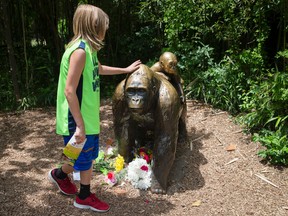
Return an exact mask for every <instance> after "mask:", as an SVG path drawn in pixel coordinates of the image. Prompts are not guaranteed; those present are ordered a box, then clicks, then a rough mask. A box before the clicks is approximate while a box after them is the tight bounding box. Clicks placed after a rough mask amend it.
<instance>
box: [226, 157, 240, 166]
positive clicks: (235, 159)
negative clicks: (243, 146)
mask: <svg viewBox="0 0 288 216" xmlns="http://www.w3.org/2000/svg"><path fill="white" fill-rule="evenodd" d="M237 160H239V158H234V159H233V160H231V161H229V162H228V163H226V164H225V165H228V164H231V163H234V162H235V161H237Z"/></svg>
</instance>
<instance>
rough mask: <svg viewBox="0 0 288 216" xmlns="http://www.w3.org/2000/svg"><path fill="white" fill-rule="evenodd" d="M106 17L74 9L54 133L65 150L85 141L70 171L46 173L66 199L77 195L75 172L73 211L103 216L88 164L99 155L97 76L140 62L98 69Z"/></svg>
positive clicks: (106, 207)
mask: <svg viewBox="0 0 288 216" xmlns="http://www.w3.org/2000/svg"><path fill="white" fill-rule="evenodd" d="M108 25H109V18H108V16H107V14H106V13H105V12H103V11H102V10H101V9H100V8H98V7H95V6H92V5H87V4H82V5H79V6H78V8H77V9H76V11H75V14H74V17H73V31H74V37H73V38H72V40H71V42H70V43H69V44H68V46H67V49H66V51H65V53H64V55H63V57H62V61H61V66H60V76H59V83H58V92H57V112H56V132H57V134H60V135H63V137H64V143H65V145H66V144H67V142H68V141H69V139H70V138H71V136H72V135H73V134H75V137H76V142H77V143H81V142H83V141H84V140H85V138H87V141H86V143H85V145H84V147H83V150H82V152H81V153H80V155H79V157H78V159H77V160H76V162H75V164H74V167H73V166H71V165H69V164H64V165H63V166H62V167H61V168H59V169H53V170H50V172H49V174H48V177H49V179H50V180H51V181H52V182H53V183H55V185H56V186H57V187H58V188H59V189H60V191H61V192H62V193H64V194H66V195H74V194H76V193H77V188H76V185H75V184H74V183H73V182H72V181H71V180H70V178H69V177H68V174H69V173H72V172H73V170H74V169H75V170H79V171H80V192H79V194H78V195H77V196H76V200H75V201H74V206H75V207H77V208H82V209H91V210H93V211H97V212H106V211H108V210H109V208H110V207H109V205H108V204H107V203H105V202H103V201H101V200H99V199H98V198H97V197H96V196H95V194H92V193H91V192H90V182H91V177H92V176H91V175H92V162H93V161H94V159H95V158H96V157H97V156H98V148H99V146H98V139H99V138H98V134H99V132H100V119H99V114H100V112H99V109H100V89H99V87H100V86H99V74H101V75H113V74H122V73H132V72H134V71H135V70H137V69H138V68H139V65H140V64H141V62H140V60H138V61H135V62H134V63H132V64H131V65H130V66H129V67H127V68H116V67H108V66H104V65H101V64H100V62H99V61H98V59H97V51H99V50H100V49H101V48H102V46H103V40H104V37H105V33H106V30H107V29H108Z"/></svg>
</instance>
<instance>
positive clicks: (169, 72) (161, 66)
mask: <svg viewBox="0 0 288 216" xmlns="http://www.w3.org/2000/svg"><path fill="white" fill-rule="evenodd" d="M177 63H178V61H177V57H176V55H174V54H173V53H172V52H164V53H163V54H162V55H161V56H160V58H159V61H158V62H156V63H155V64H154V65H152V67H150V69H151V70H152V71H154V72H156V73H159V74H160V73H162V74H163V76H164V77H166V79H168V80H169V81H170V82H171V84H172V85H173V86H174V88H175V89H176V90H177V92H178V94H179V96H180V99H181V102H182V103H185V101H186V99H185V95H184V91H183V87H182V85H183V83H184V81H183V79H182V78H181V77H180V75H179V73H178V70H177Z"/></svg>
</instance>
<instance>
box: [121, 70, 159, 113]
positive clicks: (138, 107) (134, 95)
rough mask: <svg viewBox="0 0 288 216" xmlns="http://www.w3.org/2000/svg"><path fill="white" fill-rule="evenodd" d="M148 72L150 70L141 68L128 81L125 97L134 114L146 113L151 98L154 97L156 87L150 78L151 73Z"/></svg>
mask: <svg viewBox="0 0 288 216" xmlns="http://www.w3.org/2000/svg"><path fill="white" fill-rule="evenodd" d="M146 70H149V69H148V68H143V67H141V68H140V69H139V70H137V71H135V72H134V73H132V74H131V75H130V76H129V77H128V79H127V81H126V85H125V97H126V101H127V104H128V107H129V109H130V110H131V111H132V112H136V113H144V112H145V111H146V110H147V109H148V107H150V101H151V98H150V97H151V96H152V97H153V89H154V87H153V84H152V80H151V77H150V76H149V74H150V72H148V71H146ZM149 98H150V99H149Z"/></svg>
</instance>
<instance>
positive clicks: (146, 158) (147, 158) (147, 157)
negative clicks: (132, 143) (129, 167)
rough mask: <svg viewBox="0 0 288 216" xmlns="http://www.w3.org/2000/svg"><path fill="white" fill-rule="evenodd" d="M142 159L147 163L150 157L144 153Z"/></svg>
mask: <svg viewBox="0 0 288 216" xmlns="http://www.w3.org/2000/svg"><path fill="white" fill-rule="evenodd" d="M144 160H146V162H147V163H150V158H149V156H148V155H144Z"/></svg>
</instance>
